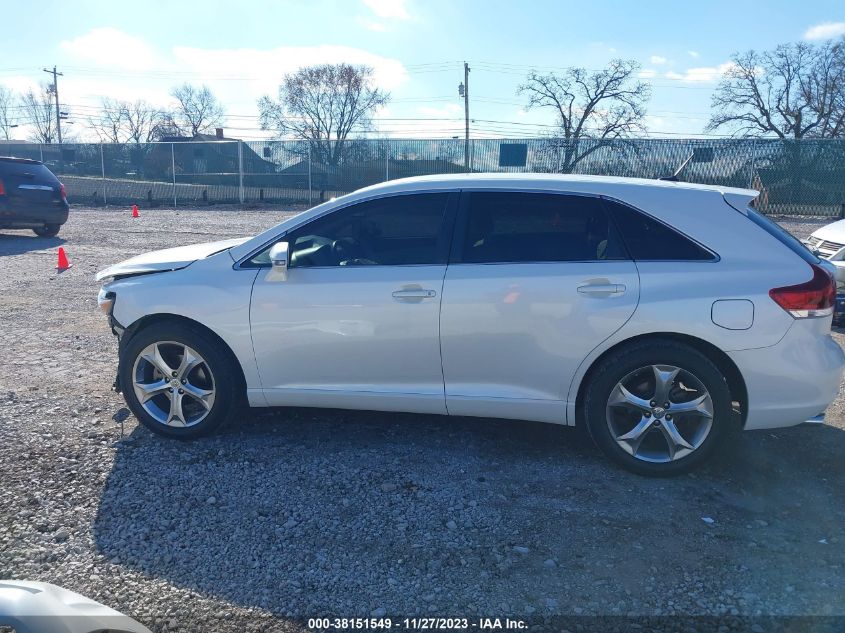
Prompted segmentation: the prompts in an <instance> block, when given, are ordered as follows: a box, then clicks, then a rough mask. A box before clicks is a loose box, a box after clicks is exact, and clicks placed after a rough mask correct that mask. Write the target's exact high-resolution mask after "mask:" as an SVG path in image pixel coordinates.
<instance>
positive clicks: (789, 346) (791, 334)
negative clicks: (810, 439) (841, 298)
mask: <svg viewBox="0 0 845 633" xmlns="http://www.w3.org/2000/svg"><path fill="white" fill-rule="evenodd" d="M829 331H830V317H828V318H822V319H797V320H796V321H795V322H794V323H793V324H792V326H791V327H790V328H789V331H787V333H786V335H785V336H784V337H783V339H781V341H780V342H779V343H777V344H776V345H772V346H771V347H764V348H761V349H752V350H743V351H738V352H729V353H728V355H729V356H730V357H731V358H732V359H733V361H734V362H735V363H736V365H737V367H738V368H739V370H740V372H741V373H742V376H743V378H744V379H745V386H746V388H747V391H748V415H747V416H746V420H745V428H746V429H770V428H778V427H784V426H794V425H796V424H801V423H803V422H810V421H811V420H812V419H813V418H817V417H818V416H819V415H820V414H822V413H823V412H824V410H825V409H826V408H827V406H828V405H829V404H830V403H831V402H832V401H833V399H834V398H835V397H836V396H837V394H838V393H839V389H840V385H841V383H842V372H843V368H845V352H843V351H842V348H841V347H840V346H839V345H838V344H837V343H836V341H834V340H833V338H832V337H831V336H830V334H829Z"/></svg>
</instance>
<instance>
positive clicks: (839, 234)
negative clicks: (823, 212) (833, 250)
mask: <svg viewBox="0 0 845 633" xmlns="http://www.w3.org/2000/svg"><path fill="white" fill-rule="evenodd" d="M813 237H818V238H820V239H823V240H825V241H828V242H836V243H837V244H845V220H839V221H837V222H833V223H832V224H827V225H825V226H823V227H822V228H820V229H817V230H815V231H813Z"/></svg>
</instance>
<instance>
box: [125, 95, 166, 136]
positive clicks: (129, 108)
mask: <svg viewBox="0 0 845 633" xmlns="http://www.w3.org/2000/svg"><path fill="white" fill-rule="evenodd" d="M125 110H126V132H127V138H128V140H130V141H132V142H133V143H149V142H150V141H154V140H155V138H156V125H157V124H158V123H159V121H160V120H161V117H162V116H163V113H162V111H161V109H160V108H156V107H155V106H153V105H151V104H149V103H147V102H146V101H144V100H143V99H138V100H137V101H135V102H134V103H127V104H125Z"/></svg>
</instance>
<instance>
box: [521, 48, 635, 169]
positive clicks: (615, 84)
mask: <svg viewBox="0 0 845 633" xmlns="http://www.w3.org/2000/svg"><path fill="white" fill-rule="evenodd" d="M639 70H640V65H639V64H638V63H637V62H635V61H630V60H622V59H615V60H613V61H611V62H610V64H608V66H607V67H606V68H604V69H603V70H599V71H596V72H589V71H587V70H586V69H584V68H567V69H565V70H564V71H563V72H562V73H560V74H558V73H549V74H545V75H541V74H538V73H536V72H534V71H532V72H531V73H529V75H528V78H527V80H526V82H525V83H524V84H522V85H521V86H520V87H519V89H518V94H523V95H527V96H528V109H531V108H550V109H551V110H553V111H554V113H555V115H556V117H557V124H558V126H559V130H558V131H557V133H555V134H554V135H553V136H552V137H551V138H549V140H548V144H549V148H550V149H551V150H552V151H554V152H555V153H557V154H559V164H560V168H559V171H561V172H563V173H570V172H572V171H574V170H575V168H576V167H577V166H578V164H579V163H580V162H581V161H583V160H584V159H585V158H587V157H588V156H589V155H590V154H592V153H593V152H595V151H597V150H598V149H599V148H602V147H606V146H608V145H611V144H612V143H613V142H614V141H616V140H618V139H624V138H627V137H629V136H630V135H631V134H632V133H634V132H637V131H644V129H645V128H644V125H643V119H644V118H645V104H646V103H647V102H648V99H649V98H650V96H651V86H650V85H649V84H648V83H645V82H643V81H640V80H639V78H638V72H639Z"/></svg>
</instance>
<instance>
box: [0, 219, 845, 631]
mask: <svg viewBox="0 0 845 633" xmlns="http://www.w3.org/2000/svg"><path fill="white" fill-rule="evenodd" d="M141 213H142V215H141V218H139V219H137V220H134V221H133V220H131V219H130V218H129V214H128V211H102V210H83V209H74V210H73V213H72V216H71V220H70V222H69V223H68V224H67V225H66V226H65V227H64V229H63V231H62V233H61V234H60V237H59V238H57V239H53V240H50V239H42V238H36V237H34V236H32V235H31V234H29V233H27V232H23V231H17V232H16V231H4V232H0V257H2V259H0V262H2V269H0V270H2V274H1V275H0V305H2V312H0V320H2V327H0V349H3V350H4V354H3V362H2V363H0V420H1V421H0V578H9V577H13V578H25V579H29V580H39V581H46V582H53V583H57V584H60V585H62V586H64V587H67V588H68V589H72V590H74V591H77V592H80V593H82V594H85V595H87V596H89V597H91V598H93V599H95V600H98V601H100V602H103V603H105V604H107V605H109V606H111V607H113V608H115V609H118V610H120V611H123V612H125V613H127V614H128V615H131V616H133V617H135V618H137V619H138V620H140V621H142V622H144V623H145V624H147V625H148V626H149V627H150V628H152V629H153V630H154V631H174V630H179V631H209V630H214V631H244V630H252V631H271V630H272V631H276V630H279V631H281V630H298V629H299V628H301V623H300V622H298V621H299V620H300V619H301V618H303V617H307V616H326V615H329V614H337V615H344V616H368V615H371V614H374V615H376V616H378V615H381V614H385V613H386V614H388V615H394V616H395V615H413V614H418V615H467V616H473V615H480V616H505V615H511V616H522V617H525V616H533V617H536V616H542V615H555V614H565V615H572V614H578V615H582V614H583V615H592V614H598V615H604V616H610V615H626V614H632V615H671V614H684V615H723V614H728V615H729V614H734V615H760V614H762V615H782V614H787V615H788V614H817V615H845V574H843V569H842V566H843V564H845V530H843V524H844V523H843V522H844V521H845V487H843V481H845V478H843V475H845V462H843V459H842V455H843V454H845V414H843V403H845V399H843V395H842V394H841V393H840V397H839V398H838V399H837V401H836V402H835V403H834V405H833V407H832V408H831V409H830V411H829V416H828V425H827V426H825V427H823V428H804V427H802V428H795V429H787V430H778V431H762V432H749V433H744V434H737V435H735V436H734V437H732V438H731V439H730V441H729V442H728V444H727V445H726V446H725V448H724V450H723V452H722V453H721V454H720V455H718V456H717V457H716V458H715V459H714V460H713V461H712V462H711V463H710V464H709V465H708V466H706V467H705V468H704V469H702V470H699V471H697V472H696V473H694V474H692V475H689V476H685V477H682V478H679V479H673V480H649V479H643V478H639V477H636V476H633V475H631V474H629V473H627V472H623V471H620V470H619V469H617V468H615V467H614V466H612V465H611V464H609V463H608V462H607V461H605V460H604V459H603V458H602V457H601V456H600V455H599V454H598V453H597V452H596V451H595V450H594V449H593V448H591V447H589V446H587V445H585V444H584V443H582V442H581V441H580V440H579V438H578V436H577V434H576V433H575V432H574V431H572V430H570V429H565V428H560V427H556V426H549V425H542V424H534V423H518V422H504V421H498V420H487V419H468V418H441V417H436V416H417V415H403V414H393V413H373V412H341V411H326V410H316V409H315V410H309V409H293V410H277V411H269V412H268V411H259V412H253V413H251V414H249V415H245V416H244V418H243V419H242V420H240V421H239V423H238V424H236V425H233V426H230V427H229V428H227V429H225V430H223V431H222V432H221V433H220V434H218V435H216V436H214V437H211V438H207V439H203V440H200V441H195V442H190V443H182V442H175V441H168V440H164V439H161V438H158V437H154V436H152V435H151V434H150V433H148V432H147V431H145V430H144V429H143V428H139V427H138V426H137V423H136V421H135V419H134V417H132V416H131V415H128V412H127V411H126V409H125V408H124V405H123V401H122V399H121V397H120V396H119V395H117V394H114V393H112V392H111V391H110V390H109V387H110V385H111V381H112V379H113V375H114V371H115V365H116V363H115V352H116V345H115V342H114V340H113V337H112V335H111V333H110V332H109V331H108V327H107V325H106V322H105V319H104V318H103V317H102V315H101V314H100V313H99V312H98V311H97V307H96V292H97V285H96V283H95V282H94V281H93V273H94V272H95V271H96V270H98V269H100V268H103V267H105V266H106V265H107V264H109V263H113V262H115V261H118V260H121V259H124V258H126V257H129V256H131V255H134V254H137V253H139V252H142V251H145V250H150V249H155V248H163V247H167V246H175V245H179V244H185V243H190V242H196V241H207V240H213V239H220V238H223V237H229V236H235V235H247V234H252V233H255V232H257V231H259V230H261V229H263V228H266V227H267V226H270V225H272V224H274V223H275V222H277V221H279V220H280V219H281V218H282V217H283V215H284V214H283V213H281V212H279V211H272V210H264V211H260V210H252V211H238V212H233V211H223V210H213V211H202V210H192V211H178V212H174V211H167V210H156V211H145V210H144V209H142V210H141ZM784 224H785V225H786V226H787V227H788V228H789V229H790V230H793V231H794V232H796V233H797V234H801V235H803V234H807V233H809V232H810V231H812V230H813V229H814V228H815V227H816V226H818V224H819V223H818V222H816V221H802V220H794V221H790V222H784ZM59 245H64V247H65V248H66V250H67V253H68V256H69V257H70V259H71V262H72V263H73V264H74V267H73V268H71V269H70V270H69V271H67V272H65V273H62V274H60V275H59V274H56V272H55V270H54V269H53V267H54V266H55V257H56V249H57V247H58V246H59ZM835 336H836V338H837V340H839V342H840V343H843V342H845V338H844V337H843V336H842V334H840V333H838V332H837V333H836V334H835ZM116 420H124V422H123V427H124V432H125V436H124V437H123V438H122V439H121V425H120V424H119V423H118V422H116Z"/></svg>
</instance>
